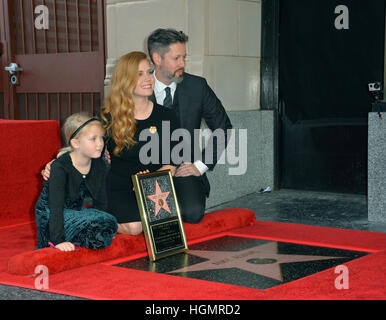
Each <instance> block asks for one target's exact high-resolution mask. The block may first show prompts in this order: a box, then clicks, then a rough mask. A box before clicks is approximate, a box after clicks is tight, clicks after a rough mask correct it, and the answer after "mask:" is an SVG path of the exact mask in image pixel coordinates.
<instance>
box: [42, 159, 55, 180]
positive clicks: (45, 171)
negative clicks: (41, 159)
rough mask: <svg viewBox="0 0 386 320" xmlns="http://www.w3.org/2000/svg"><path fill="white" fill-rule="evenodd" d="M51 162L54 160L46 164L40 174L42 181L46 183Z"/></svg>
mask: <svg viewBox="0 0 386 320" xmlns="http://www.w3.org/2000/svg"><path fill="white" fill-rule="evenodd" d="M52 162H54V160H51V161H50V162H48V163H47V164H46V166H45V168H44V169H43V170H42V172H41V174H42V176H43V179H44V180H46V181H47V180H48V179H49V178H50V170H51V164H52Z"/></svg>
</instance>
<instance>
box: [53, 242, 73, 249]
mask: <svg viewBox="0 0 386 320" xmlns="http://www.w3.org/2000/svg"><path fill="white" fill-rule="evenodd" d="M55 248H56V249H59V250H60V251H74V250H75V246H74V245H73V244H72V243H71V242H62V243H59V244H57V245H56V246H55Z"/></svg>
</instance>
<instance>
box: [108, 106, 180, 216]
mask: <svg viewBox="0 0 386 320" xmlns="http://www.w3.org/2000/svg"><path fill="white" fill-rule="evenodd" d="M136 123H137V130H136V133H135V135H134V140H135V141H137V142H138V143H137V144H135V145H134V146H133V147H131V148H130V149H127V148H124V149H123V150H122V151H121V152H120V154H119V156H115V155H114V154H113V151H114V148H115V146H116V144H115V142H114V140H113V139H108V140H107V149H108V151H109V153H110V158H111V168H110V171H109V173H108V176H107V195H108V212H110V213H111V214H113V215H114V216H115V217H116V218H117V221H118V223H127V222H135V221H141V218H140V214H139V210H138V205H137V201H136V198H135V193H134V190H133V183H132V180H131V176H132V175H134V174H136V173H138V172H139V171H145V170H149V171H150V172H153V171H156V170H158V169H159V168H161V167H162V166H163V165H169V164H172V165H173V161H172V160H173V159H172V157H171V151H172V150H173V147H174V146H175V145H176V143H177V142H173V141H170V135H171V134H172V133H173V131H174V130H175V129H177V128H178V121H177V117H176V114H175V112H174V111H173V110H172V109H168V108H165V107H163V106H160V105H158V104H154V107H153V111H152V113H151V115H150V116H149V117H148V118H147V119H145V120H136ZM141 132H142V135H143V137H146V141H139V137H140V133H141ZM151 139H153V140H152V142H151ZM157 139H158V140H157ZM141 140H142V139H141ZM168 144H170V149H169V148H168ZM150 146H153V148H150ZM155 146H157V147H155ZM141 148H143V149H142V154H141V153H140V150H141ZM150 149H151V150H150ZM148 161H150V162H149V163H148Z"/></svg>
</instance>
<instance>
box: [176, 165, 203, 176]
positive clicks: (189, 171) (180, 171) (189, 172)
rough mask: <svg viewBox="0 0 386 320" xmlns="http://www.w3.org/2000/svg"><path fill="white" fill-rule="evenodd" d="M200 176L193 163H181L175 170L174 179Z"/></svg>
mask: <svg viewBox="0 0 386 320" xmlns="http://www.w3.org/2000/svg"><path fill="white" fill-rule="evenodd" d="M200 175H201V173H200V171H198V169H197V167H196V166H195V165H194V164H193V163H183V164H181V165H180V166H179V167H178V168H177V170H176V174H175V177H188V176H196V177H199V176H200Z"/></svg>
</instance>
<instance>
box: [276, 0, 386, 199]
mask: <svg viewBox="0 0 386 320" xmlns="http://www.w3.org/2000/svg"><path fill="white" fill-rule="evenodd" d="M279 19H280V20H279V21H280V26H279V28H280V40H279V66H280V67H279V70H280V71H279V88H280V92H279V106H280V113H279V114H280V119H279V121H280V122H281V123H280V125H281V132H280V137H279V139H280V154H281V156H280V185H279V186H280V187H281V188H290V189H302V190H316V191H329V192H344V193H360V194H366V192H367V118H368V112H369V111H371V103H372V97H371V95H370V93H369V91H368V84H369V83H372V82H375V81H380V82H382V81H383V64H384V37H385V31H384V30H385V28H384V26H385V25H384V23H385V1H384V0H372V1H360V0H351V1H350V0H345V1H336V0H313V1H309V0H296V1H293V0H281V1H280V18H279Z"/></svg>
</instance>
